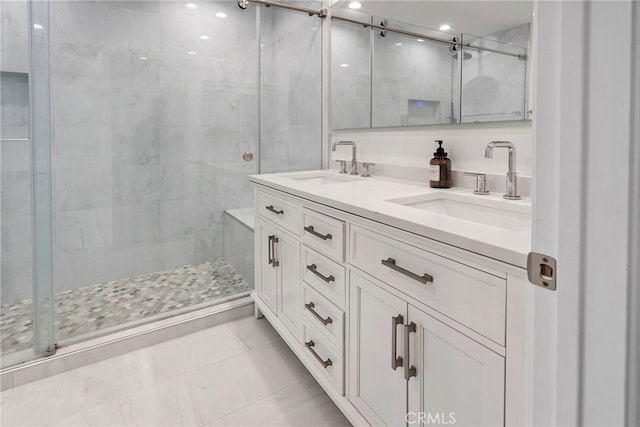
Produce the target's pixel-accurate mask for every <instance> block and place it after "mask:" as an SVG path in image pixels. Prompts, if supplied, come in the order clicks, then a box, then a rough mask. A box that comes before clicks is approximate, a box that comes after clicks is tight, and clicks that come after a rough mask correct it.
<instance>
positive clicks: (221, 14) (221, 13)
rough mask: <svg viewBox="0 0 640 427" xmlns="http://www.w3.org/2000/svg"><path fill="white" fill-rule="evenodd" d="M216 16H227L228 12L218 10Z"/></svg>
mask: <svg viewBox="0 0 640 427" xmlns="http://www.w3.org/2000/svg"><path fill="white" fill-rule="evenodd" d="M216 16H217V17H218V18H226V17H227V14H226V13H224V12H218V13H216Z"/></svg>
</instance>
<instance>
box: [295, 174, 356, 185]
mask: <svg viewBox="0 0 640 427" xmlns="http://www.w3.org/2000/svg"><path fill="white" fill-rule="evenodd" d="M287 178H288V179H292V180H294V181H299V182H307V183H309V184H338V183H344V182H352V181H358V180H360V179H361V178H359V177H357V176H349V175H337V174H334V173H328V172H314V173H311V174H309V173H300V174H297V175H290V176H287Z"/></svg>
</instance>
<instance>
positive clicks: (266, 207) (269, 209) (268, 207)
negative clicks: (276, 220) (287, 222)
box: [265, 205, 284, 215]
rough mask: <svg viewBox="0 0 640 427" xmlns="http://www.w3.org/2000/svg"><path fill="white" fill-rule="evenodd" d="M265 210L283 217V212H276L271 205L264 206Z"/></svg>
mask: <svg viewBox="0 0 640 427" xmlns="http://www.w3.org/2000/svg"><path fill="white" fill-rule="evenodd" d="M265 209H266V210H268V211H271V212H273V213H274V214H276V215H284V211H283V210H282V209H280V210H277V209H276V208H274V207H273V205H269V206H265Z"/></svg>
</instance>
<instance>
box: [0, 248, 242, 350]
mask: <svg viewBox="0 0 640 427" xmlns="http://www.w3.org/2000/svg"><path fill="white" fill-rule="evenodd" d="M249 290H251V286H250V285H249V284H248V283H247V282H245V281H244V279H243V278H242V277H241V276H240V275H239V274H238V273H237V272H236V271H235V269H234V268H233V267H232V266H231V265H230V264H229V263H227V261H226V260H225V259H224V258H221V259H219V260H216V261H213V262H209V261H207V262H203V263H200V264H195V265H187V266H184V267H178V268H173V269H171V270H166V271H160V272H155V273H150V274H145V275H142V276H136V277H129V278H126V279H122V280H115V281H112V282H107V283H102V284H98V285H93V286H87V287H84V288H78V289H74V290H71V291H64V292H60V293H58V294H56V295H55V304H56V316H55V323H56V330H57V331H58V332H57V336H56V338H57V340H64V339H66V338H69V337H74V336H78V335H82V334H86V333H90V332H95V331H99V330H102V329H105V328H108V327H112V326H118V325H122V324H126V323H128V322H131V321H133V320H140V319H144V318H147V317H150V316H155V315H158V314H161V313H167V312H170V311H172V310H177V309H181V308H186V307H191V306H194V305H198V304H201V303H207V302H211V301H213V300H216V299H220V298H225V297H228V296H232V295H235V294H238V293H241V292H246V291H249ZM32 305H33V304H32V302H31V301H22V302H19V303H14V304H6V305H2V306H0V337H1V339H2V340H1V343H0V354H9V353H13V352H16V351H20V350H25V349H28V348H30V347H31V346H32V341H33V326H32V321H33V317H32V316H33V306H32Z"/></svg>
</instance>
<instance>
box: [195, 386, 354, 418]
mask: <svg viewBox="0 0 640 427" xmlns="http://www.w3.org/2000/svg"><path fill="white" fill-rule="evenodd" d="M336 409H337V408H336V407H335V405H334V403H333V402H332V401H331V399H330V398H329V396H327V395H326V394H325V392H324V390H322V388H321V387H320V386H319V385H318V384H317V383H313V384H308V385H304V384H300V383H295V384H292V385H290V386H288V387H285V388H283V389H282V390H280V391H277V392H275V393H273V394H271V395H269V396H267V397H265V398H263V399H260V400H258V401H256V402H254V403H251V404H249V405H247V406H244V407H242V408H240V409H238V410H237V411H235V412H232V413H230V414H228V415H226V416H224V417H221V418H218V419H217V420H215V421H212V422H210V423H208V424H205V426H206V427H213V426H257V425H260V426H307V427H311V426H318V427H320V426H332V427H339V426H350V425H351V424H349V421H347V419H346V418H345V417H344V415H342V413H341V412H340V411H338V410H336Z"/></svg>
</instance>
